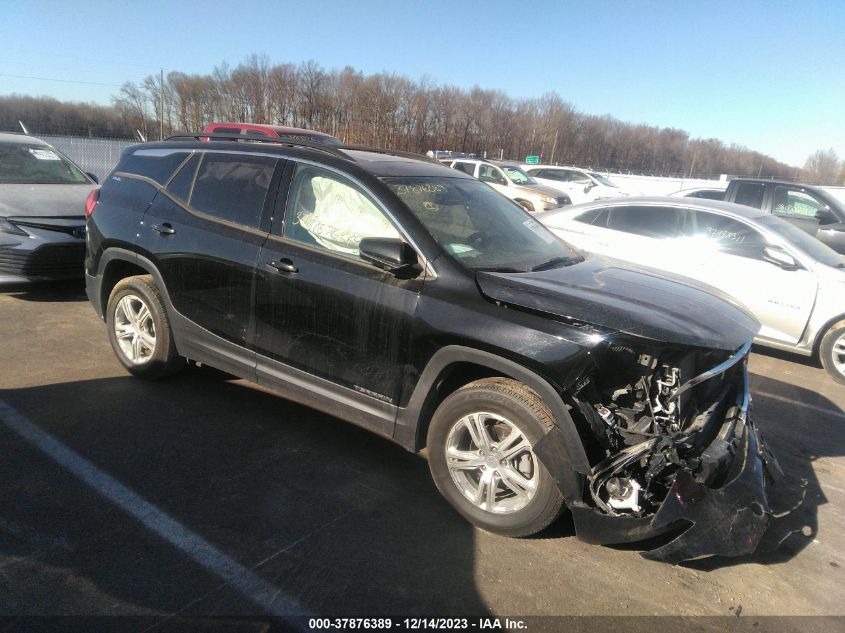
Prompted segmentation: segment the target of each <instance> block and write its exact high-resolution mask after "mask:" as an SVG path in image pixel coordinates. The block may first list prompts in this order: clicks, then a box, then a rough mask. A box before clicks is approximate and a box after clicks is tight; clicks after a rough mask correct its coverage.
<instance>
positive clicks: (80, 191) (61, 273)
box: [0, 132, 97, 284]
mask: <svg viewBox="0 0 845 633" xmlns="http://www.w3.org/2000/svg"><path fill="white" fill-rule="evenodd" d="M96 184H97V183H96V178H94V177H93V175H91V174H86V173H85V172H83V171H82V169H80V168H79V167H78V166H77V165H76V164H74V162H73V161H71V160H70V159H69V158H68V157H67V156H64V155H63V154H62V153H61V152H59V151H57V150H56V149H55V148H53V147H51V146H50V145H48V144H47V143H45V142H44V141H41V140H39V139H37V138H34V137H31V136H27V135H25V134H13V133H5V132H0V284H9V283H20V282H28V281H43V280H50V279H68V278H79V277H80V276H81V274H82V259H83V257H84V254H85V216H84V213H83V209H84V208H85V200H86V197H87V196H88V194H89V193H90V192H91V191H92V190H93V189H94V188H96Z"/></svg>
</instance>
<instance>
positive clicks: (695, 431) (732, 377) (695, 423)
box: [538, 335, 780, 563]
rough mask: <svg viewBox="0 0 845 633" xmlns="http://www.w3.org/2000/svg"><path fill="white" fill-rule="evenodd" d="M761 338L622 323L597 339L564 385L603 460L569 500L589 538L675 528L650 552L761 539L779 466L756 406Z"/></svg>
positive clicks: (594, 458)
mask: <svg viewBox="0 0 845 633" xmlns="http://www.w3.org/2000/svg"><path fill="white" fill-rule="evenodd" d="M750 347H751V342H750V341H749V342H748V343H747V344H745V345H743V346H742V347H740V348H739V349H737V350H736V351H735V352H734V353H733V354H729V353H726V352H722V351H719V350H712V349H711V350H708V349H704V348H699V347H686V346H681V345H676V344H671V345H670V344H661V343H657V342H653V341H649V342H647V341H645V340H644V339H640V338H638V337H630V336H624V335H621V336H613V337H610V338H608V339H607V341H605V342H603V343H601V344H599V345H598V346H597V347H596V348H594V349H593V351H592V353H591V355H592V356H593V358H594V367H593V369H592V370H591V371H588V372H587V373H586V374H585V375H584V376H582V377H581V378H580V380H579V381H578V382H577V383H576V384H575V385H573V386H572V387H571V388H570V389H569V390H567V391H566V392H565V393H564V399H565V401H566V404H567V405H568V406H569V408H570V415H571V417H572V419H573V421H574V422H575V425H576V427H577V429H578V432H579V434H580V435H581V438H582V441H583V443H584V447H585V449H586V451H587V456H588V459H589V462H590V465H591V467H592V468H591V470H590V472H589V473H586V482H585V486H584V488H585V490H584V495H583V498H581V499H574V500H570V509H571V510H572V514H573V518H574V522H575V528H576V531H577V534H578V536H579V537H580V538H582V539H583V540H585V541H588V542H591V543H602V544H613V543H626V542H634V541H640V540H645V539H650V538H651V537H655V536H659V535H666V538H665V539H664V540H666V539H668V542H666V543H665V544H663V545H661V546H660V547H658V548H656V549H652V550H650V551H647V552H644V553H643V556H645V557H646V558H649V559H653V560H661V561H666V562H671V563H676V562H680V561H683V560H690V559H694V558H699V557H702V556H710V555H723V556H739V555H743V554H749V553H751V552H753V551H754V550H755V548H756V547H757V544H758V543H759V541H760V539H761V538H762V536H763V533H764V532H765V530H766V528H767V525H768V522H769V517H770V510H769V505H768V501H767V498H766V491H765V473H766V472H768V474H769V476H770V477H771V478H773V479H777V478H779V477H780V468H779V466H778V465H777V462H776V460H775V458H774V456H773V455H772V453H771V452H770V451H769V449H768V448H767V446H766V444H765V442H764V441H763V439H762V437H761V436H760V434H759V432H758V431H757V429H756V428H755V426H754V424H753V420H752V416H751V402H750V397H749V392H748V371H747V359H748V353H749V349H750ZM538 454H539V456H540V458H541V459H542V458H543V455H542V447H540V446H538Z"/></svg>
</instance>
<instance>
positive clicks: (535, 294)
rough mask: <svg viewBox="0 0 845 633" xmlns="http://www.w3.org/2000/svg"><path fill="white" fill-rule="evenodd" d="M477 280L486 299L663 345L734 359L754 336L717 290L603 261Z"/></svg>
mask: <svg viewBox="0 0 845 633" xmlns="http://www.w3.org/2000/svg"><path fill="white" fill-rule="evenodd" d="M476 279H477V282H478V285H479V287H480V289H481V292H482V293H483V294H484V295H485V296H487V297H489V298H490V299H494V300H496V301H502V302H504V303H507V304H510V305H512V306H520V307H523V308H528V309H531V310H538V311H541V312H546V313H548V314H554V315H557V316H560V317H567V318H572V319H575V320H578V321H583V322H586V323H590V324H593V325H596V326H598V327H602V328H607V329H611V330H615V331H618V332H623V333H626V334H631V335H634V336H639V337H644V338H648V339H652V340H655V341H662V342H666V343H677V344H681V345H690V346H696V347H705V348H710V349H720V350H725V351H730V352H733V351H735V350H736V349H737V348H738V347H740V346H741V345H743V344H744V343H747V342H748V341H749V340H751V339H752V338H753V337H754V336H755V335H756V334H757V331H758V330H759V329H760V323H759V322H758V321H757V320H756V319H755V318H754V317H753V316H752V315H751V314H750V313H749V312H747V311H746V310H745V309H744V308H743V307H741V306H740V305H739V304H738V303H736V302H735V301H734V300H733V299H732V298H730V297H729V296H728V295H725V294H723V293H721V292H720V291H718V290H716V289H715V288H711V287H710V286H704V285H699V284H696V283H695V282H693V281H690V280H688V279H685V278H682V277H676V276H673V275H667V274H664V273H662V272H658V271H656V270H652V269H650V268H645V267H639V266H635V265H631V264H628V263H622V262H619V261H616V260H613V259H608V258H604V257H595V256H590V257H588V259H587V260H586V261H584V262H581V263H580V264H575V265H572V266H566V267H562V268H554V269H551V270H544V271H538V272H530V273H491V272H479V273H477V276H476Z"/></svg>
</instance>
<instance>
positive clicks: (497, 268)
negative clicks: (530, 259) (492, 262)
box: [475, 266, 525, 273]
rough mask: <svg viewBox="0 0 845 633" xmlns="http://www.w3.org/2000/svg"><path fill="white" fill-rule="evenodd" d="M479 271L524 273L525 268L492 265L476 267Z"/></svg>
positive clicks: (476, 270)
mask: <svg viewBox="0 0 845 633" xmlns="http://www.w3.org/2000/svg"><path fill="white" fill-rule="evenodd" d="M475 272H478V273H524V272H525V271H524V270H518V269H516V268H511V267H510V266H491V267H490V268H476V269H475Z"/></svg>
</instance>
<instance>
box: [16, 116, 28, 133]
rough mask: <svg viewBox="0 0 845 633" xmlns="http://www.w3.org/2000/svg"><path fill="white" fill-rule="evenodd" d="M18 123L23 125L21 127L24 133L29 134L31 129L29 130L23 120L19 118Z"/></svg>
mask: <svg viewBox="0 0 845 633" xmlns="http://www.w3.org/2000/svg"><path fill="white" fill-rule="evenodd" d="M18 125H20V126H21V129H22V130H23V133H24V134H26V135H27V136H29V130H27V129H26V126H25V125H24V124H23V121H21V120H20V119H18Z"/></svg>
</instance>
